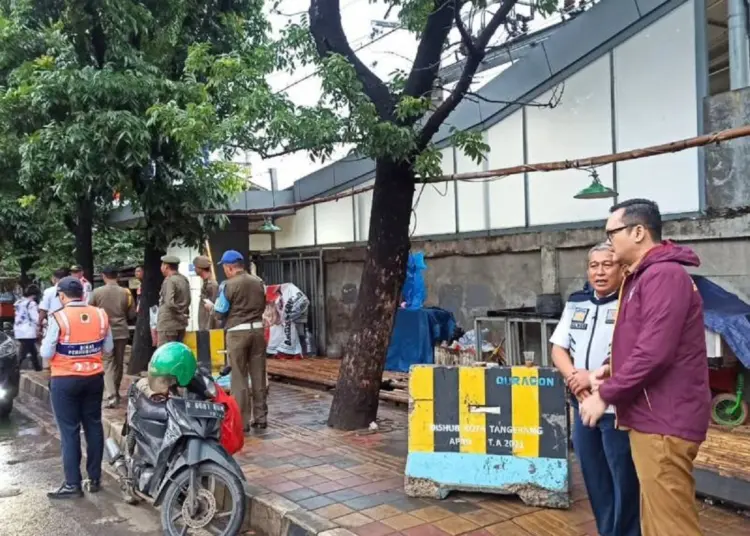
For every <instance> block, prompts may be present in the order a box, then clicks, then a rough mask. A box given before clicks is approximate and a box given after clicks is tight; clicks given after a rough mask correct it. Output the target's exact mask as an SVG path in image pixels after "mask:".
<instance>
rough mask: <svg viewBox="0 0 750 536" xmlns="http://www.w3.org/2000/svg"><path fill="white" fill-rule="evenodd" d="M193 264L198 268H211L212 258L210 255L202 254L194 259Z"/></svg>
mask: <svg viewBox="0 0 750 536" xmlns="http://www.w3.org/2000/svg"><path fill="white" fill-rule="evenodd" d="M193 266H195V267H196V268H202V269H203V270H208V269H209V268H211V260H210V259H209V258H208V257H206V256H204V255H201V256H199V257H196V258H194V259H193Z"/></svg>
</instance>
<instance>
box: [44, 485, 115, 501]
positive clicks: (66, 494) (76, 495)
mask: <svg viewBox="0 0 750 536" xmlns="http://www.w3.org/2000/svg"><path fill="white" fill-rule="evenodd" d="M84 487H85V488H86V491H88V492H89V493H99V492H100V491H101V489H102V484H101V481H100V480H87V481H86V482H85V483H84ZM47 497H49V498H50V499H56V500H57V499H80V498H81V497H83V489H82V488H81V486H69V485H68V484H63V485H62V486H60V488H59V489H58V490H57V491H50V492H49V493H47Z"/></svg>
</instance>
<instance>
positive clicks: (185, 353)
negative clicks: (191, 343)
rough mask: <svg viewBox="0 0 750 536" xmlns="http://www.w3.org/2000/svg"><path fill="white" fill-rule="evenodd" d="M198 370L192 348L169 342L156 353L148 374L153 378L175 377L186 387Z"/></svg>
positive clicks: (179, 383) (150, 363) (152, 358)
mask: <svg viewBox="0 0 750 536" xmlns="http://www.w3.org/2000/svg"><path fill="white" fill-rule="evenodd" d="M197 368H198V364H197V362H196V360H195V356H194V355H193V352H191V351H190V348H188V347H187V346H185V345H184V344H182V343H181V342H168V343H167V344H165V345H164V346H160V347H159V348H157V349H156V351H155V352H154V355H153V356H152V357H151V361H150V362H149V364H148V374H149V376H153V377H161V376H173V377H174V378H175V379H176V380H177V384H178V385H180V386H181V387H185V386H186V385H187V384H189V383H190V380H192V379H193V376H194V375H195V371H196V369H197Z"/></svg>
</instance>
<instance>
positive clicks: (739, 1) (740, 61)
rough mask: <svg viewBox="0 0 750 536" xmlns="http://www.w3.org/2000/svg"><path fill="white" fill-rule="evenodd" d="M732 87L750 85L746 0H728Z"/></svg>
mask: <svg viewBox="0 0 750 536" xmlns="http://www.w3.org/2000/svg"><path fill="white" fill-rule="evenodd" d="M727 26H728V28H729V35H728V38H729V84H730V89H740V88H743V87H748V86H750V41H749V40H748V28H747V27H748V18H747V4H746V0H727Z"/></svg>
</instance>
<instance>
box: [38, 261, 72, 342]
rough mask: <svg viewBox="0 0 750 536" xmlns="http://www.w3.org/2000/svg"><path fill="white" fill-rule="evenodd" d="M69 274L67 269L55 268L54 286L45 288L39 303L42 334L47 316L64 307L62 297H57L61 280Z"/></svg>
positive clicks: (39, 324) (40, 330)
mask: <svg viewBox="0 0 750 536" xmlns="http://www.w3.org/2000/svg"><path fill="white" fill-rule="evenodd" d="M67 275H68V272H67V270H55V273H54V274H52V277H51V281H52V286H51V287H49V288H47V289H45V291H44V293H42V302H41V303H40V304H39V319H38V326H39V335H40V336H41V335H42V334H43V332H44V324H45V322H46V321H47V317H48V316H49V315H51V314H52V313H54V312H56V311H59V310H60V309H62V303H61V302H60V298H58V297H57V284H58V283H59V282H60V280H61V279H62V278H63V277H65V276H67Z"/></svg>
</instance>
